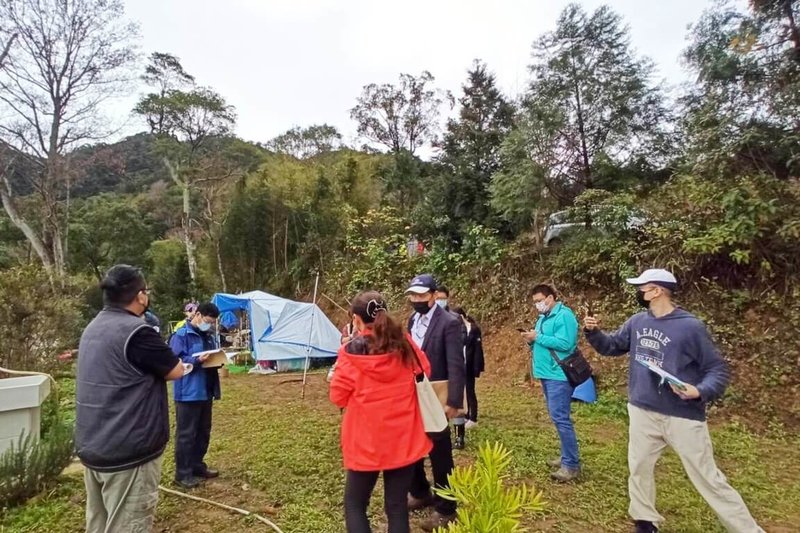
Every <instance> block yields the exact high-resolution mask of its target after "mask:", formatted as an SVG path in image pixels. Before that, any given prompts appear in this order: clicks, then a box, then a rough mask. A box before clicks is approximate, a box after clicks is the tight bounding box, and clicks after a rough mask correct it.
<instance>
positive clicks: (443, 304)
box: [436, 298, 447, 309]
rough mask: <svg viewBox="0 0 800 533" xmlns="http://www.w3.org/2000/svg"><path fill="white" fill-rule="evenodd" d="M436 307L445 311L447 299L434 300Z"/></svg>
mask: <svg viewBox="0 0 800 533" xmlns="http://www.w3.org/2000/svg"><path fill="white" fill-rule="evenodd" d="M436 305H438V306H439V307H441V308H442V309H446V308H447V298H440V299H439V300H436Z"/></svg>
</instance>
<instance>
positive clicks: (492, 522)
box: [436, 442, 545, 533]
mask: <svg viewBox="0 0 800 533" xmlns="http://www.w3.org/2000/svg"><path fill="white" fill-rule="evenodd" d="M510 465H511V452H509V451H508V449H506V447H505V446H503V445H502V444H500V443H499V442H496V443H495V444H494V445H491V444H488V443H484V444H482V445H481V447H480V448H479V450H478V459H477V461H476V462H475V464H474V465H472V466H468V467H460V466H459V467H456V468H455V470H453V473H452V474H450V476H449V477H448V479H449V481H450V488H449V489H437V490H436V492H437V493H438V494H439V496H441V497H443V498H446V499H448V500H453V501H456V502H458V505H459V507H458V520H457V521H456V522H455V523H452V524H450V526H449V528H448V529H446V530H445V531H447V532H449V533H515V532H517V531H521V526H520V520H521V518H522V514H523V513H524V512H526V511H527V512H529V513H540V512H542V511H543V510H544V508H545V502H544V501H543V500H542V493H541V492H540V491H536V489H534V488H532V487H528V486H527V485H524V484H523V485H517V486H515V487H510V488H509V487H506V484H507V481H508V477H509V476H508V474H507V471H508V468H509V466H510Z"/></svg>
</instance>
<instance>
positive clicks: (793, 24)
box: [783, 0, 800, 61]
mask: <svg viewBox="0 0 800 533" xmlns="http://www.w3.org/2000/svg"><path fill="white" fill-rule="evenodd" d="M783 12H784V14H785V15H786V18H787V20H788V24H789V35H790V38H791V40H792V44H793V45H794V58H795V60H797V61H800V29H798V28H797V21H796V20H795V19H794V9H793V8H792V1H791V0H784V1H783Z"/></svg>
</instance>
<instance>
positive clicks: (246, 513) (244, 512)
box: [158, 485, 283, 533]
mask: <svg viewBox="0 0 800 533" xmlns="http://www.w3.org/2000/svg"><path fill="white" fill-rule="evenodd" d="M158 488H159V489H160V490H162V491H164V492H166V493H167V494H172V495H174V496H179V497H181V498H188V499H190V500H194V501H196V502H202V503H208V504H211V505H216V506H217V507H221V508H223V509H226V510H228V511H233V512H235V513H239V514H241V515H244V516H252V517H253V518H255V519H256V520H258V521H259V522H262V523H264V524H267V525H268V526H269V527H271V528H272V529H273V531H276V532H277V533H283V531H281V528H279V527H278V526H276V525H275V524H273V523H272V522H270V521H269V520H267V519H266V518H264V517H263V516H261V515H258V514H256V513H252V512H250V511H247V510H245V509H239V508H238V507H231V506H230V505H225V504H224V503H219V502H215V501H213V500H208V499H206V498H200V497H199V496H192V495H191V494H186V493H185V492H179V491H177V490H172V489H168V488H166V487H164V486H163V485H159V486H158Z"/></svg>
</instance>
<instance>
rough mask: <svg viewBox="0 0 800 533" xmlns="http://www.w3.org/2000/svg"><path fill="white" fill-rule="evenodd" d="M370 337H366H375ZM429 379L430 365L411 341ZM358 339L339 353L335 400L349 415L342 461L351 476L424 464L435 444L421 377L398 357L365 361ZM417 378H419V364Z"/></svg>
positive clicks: (332, 394)
mask: <svg viewBox="0 0 800 533" xmlns="http://www.w3.org/2000/svg"><path fill="white" fill-rule="evenodd" d="M369 334H370V333H369V331H365V332H363V335H369ZM409 342H410V343H411V346H412V347H413V348H414V351H415V352H416V353H417V357H418V359H419V361H420V363H421V364H422V370H424V371H425V374H426V375H428V374H430V363H429V362H428V358H427V357H426V356H425V353H423V352H422V350H420V349H419V348H418V347H417V346H416V345H415V344H414V342H413V341H412V340H411V339H410V338H409ZM365 344H366V343H364V342H363V339H362V340H359V339H356V340H354V341H353V342H351V343H348V344H346V345H344V346H342V347H341V348H340V349H339V355H338V359H337V360H336V372H335V373H334V375H333V381H332V382H331V389H330V398H331V401H332V402H333V403H334V404H336V405H337V406H339V407H342V408H344V409H345V412H344V418H343V420H342V436H341V442H342V456H343V458H344V466H345V468H347V469H348V470H356V471H365V472H373V471H378V470H394V469H396V468H402V467H404V466H408V465H410V464H412V463H415V462H417V461H418V460H420V459H422V458H423V457H425V456H426V455H428V453H429V452H430V451H431V448H432V444H431V440H430V439H429V438H428V435H427V434H426V433H425V429H424V427H423V424H422V415H421V414H420V410H419V404H418V403H417V392H416V385H415V379H414V375H415V371H414V370H412V369H411V368H408V367H407V366H405V365H404V364H403V361H402V359H401V358H400V355H399V354H398V353H396V352H395V353H388V354H374V355H361V354H358V353H350V350H352V351H354V352H363V351H366V350H365V349H364V346H359V345H365ZM414 367H415V369H417V370H416V373H419V369H418V365H417V364H416V363H415V364H414Z"/></svg>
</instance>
